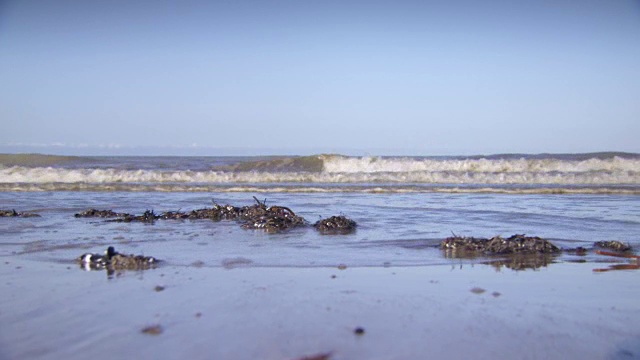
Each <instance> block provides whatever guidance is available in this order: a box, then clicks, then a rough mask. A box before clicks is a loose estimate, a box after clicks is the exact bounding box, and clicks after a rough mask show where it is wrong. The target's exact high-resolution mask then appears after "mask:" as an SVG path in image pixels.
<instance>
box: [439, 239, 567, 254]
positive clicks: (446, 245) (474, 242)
mask: <svg viewBox="0 0 640 360" xmlns="http://www.w3.org/2000/svg"><path fill="white" fill-rule="evenodd" d="M440 248H441V249H443V250H448V251H454V252H456V253H480V254H484V255H505V254H552V253H558V252H560V248H558V247H557V246H555V245H553V244H552V243H551V242H549V241H547V240H545V239H541V238H539V237H537V236H525V235H519V234H516V235H513V236H511V237H509V238H507V239H504V238H502V237H500V236H496V237H493V238H491V239H482V238H473V237H460V236H453V237H449V238H446V239H444V240H443V241H442V242H441V243H440Z"/></svg>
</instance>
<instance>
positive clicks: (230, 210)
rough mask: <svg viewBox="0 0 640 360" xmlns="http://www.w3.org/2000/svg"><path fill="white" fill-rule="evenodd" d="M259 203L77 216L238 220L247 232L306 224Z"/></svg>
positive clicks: (283, 209)
mask: <svg viewBox="0 0 640 360" xmlns="http://www.w3.org/2000/svg"><path fill="white" fill-rule="evenodd" d="M253 198H254V200H255V201H256V204H254V205H251V206H243V207H236V206H232V205H219V204H216V203H215V202H214V204H213V207H212V208H203V209H198V210H192V211H191V212H181V211H180V210H178V211H168V212H164V213H162V214H160V215H157V214H156V213H154V211H153V210H147V211H145V213H144V214H142V215H131V214H127V213H117V212H114V211H112V210H95V209H90V210H87V211H84V212H82V213H79V214H76V215H75V216H76V217H101V218H107V217H108V218H113V219H110V220H107V221H111V222H127V223H128V222H142V223H153V222H155V221H156V220H184V219H189V220H201V219H209V220H213V221H220V220H236V221H238V222H240V223H241V226H242V227H243V228H245V229H261V230H265V231H267V232H280V231H284V230H288V229H291V228H294V227H298V226H304V225H306V221H305V219H304V218H303V217H302V216H298V215H296V214H295V213H294V212H293V210H291V209H290V208H288V207H286V206H276V205H274V206H270V207H267V205H266V201H263V202H261V201H260V200H258V199H257V198H256V197H255V196H254V197H253Z"/></svg>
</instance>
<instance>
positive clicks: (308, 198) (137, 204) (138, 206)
mask: <svg viewBox="0 0 640 360" xmlns="http://www.w3.org/2000/svg"><path fill="white" fill-rule="evenodd" d="M261 195H264V198H266V200H267V204H268V205H281V206H287V207H289V208H291V209H292V210H293V211H295V212H296V214H298V215H300V216H303V217H304V218H305V219H307V221H308V223H309V224H313V223H314V222H315V221H317V220H319V219H320V218H321V217H322V218H325V217H329V216H332V215H339V214H343V215H346V216H348V217H350V218H352V219H354V220H355V221H356V222H357V223H358V228H357V231H356V232H355V233H353V234H349V235H321V234H319V233H318V232H317V231H316V230H315V229H314V228H313V227H312V226H310V225H309V226H307V227H303V228H295V229H292V230H290V231H288V232H284V233H279V234H269V233H265V232H263V231H261V230H247V229H243V228H241V227H240V224H239V223H238V222H236V221H225V220H223V221H218V222H216V221H210V220H158V221H156V222H155V223H154V224H143V223H115V222H107V221H105V219H99V218H75V217H74V214H75V213H78V212H81V211H84V210H86V209H89V208H97V209H113V210H114V211H117V212H127V213H135V214H141V213H143V212H144V211H145V210H147V209H153V210H155V211H156V212H163V211H176V210H179V209H181V210H182V211H190V210H194V209H198V208H203V207H210V206H211V205H212V199H215V201H216V202H217V203H219V204H227V203H228V204H232V205H236V206H244V205H252V204H253V203H254V200H253V199H250V198H249V196H248V195H247V194H244V193H239V194H234V193H231V194H230V193H219V194H207V195H206V196H205V195H202V194H194V193H163V192H161V193H158V192H154V193H132V192H124V193H117V192H116V193H104V192H98V193H84V192H44V193H39V192H38V193H33V192H10V193H0V203H2V204H3V207H5V208H16V209H19V211H30V212H37V213H38V214H40V215H41V216H42V217H40V218H0V232H1V233H2V241H1V243H0V255H1V256H14V255H18V256H20V257H24V258H27V259H39V260H42V261H54V262H65V261H71V260H72V259H74V258H75V257H77V256H78V255H79V254H80V253H82V252H85V251H90V252H102V251H104V249H105V248H106V247H107V246H110V245H113V246H115V247H116V249H117V250H118V251H120V252H125V253H143V254H145V255H153V256H155V257H157V258H161V259H164V260H166V261H167V262H168V263H170V264H173V265H178V266H186V265H189V264H192V263H194V262H196V261H198V262H203V263H204V264H206V266H214V267H215V266H222V264H223V262H224V261H225V259H234V258H242V259H246V260H247V261H245V263H246V264H244V266H285V267H291V266H293V267H313V266H334V265H336V264H340V263H348V264H349V265H352V266H389V265H433V264H442V263H448V262H450V261H451V260H450V259H446V258H445V257H443V254H442V253H441V252H440V250H439V249H437V245H438V244H439V242H440V241H441V240H442V239H444V238H446V237H448V236H451V235H452V234H453V233H455V234H456V235H463V236H475V237H492V236H495V235H501V236H504V237H508V236H510V235H512V234H516V233H517V234H523V233H524V234H528V235H530V236H540V237H543V238H545V239H548V240H550V241H552V242H553V243H554V244H556V245H558V246H560V247H563V248H572V247H577V246H583V247H590V246H591V245H592V244H593V242H595V241H600V240H620V241H623V242H628V243H630V244H631V245H632V246H634V247H637V246H638V245H639V244H640V243H639V241H640V239H639V238H637V234H639V233H640V217H639V216H638V214H640V200H639V199H638V197H636V196H625V195H606V196H605V195H597V196H596V195H576V194H574V195H502V194H437V193H424V194H349V193H347V194H290V193H284V194H282V193H280V194H279V193H269V194H261Z"/></svg>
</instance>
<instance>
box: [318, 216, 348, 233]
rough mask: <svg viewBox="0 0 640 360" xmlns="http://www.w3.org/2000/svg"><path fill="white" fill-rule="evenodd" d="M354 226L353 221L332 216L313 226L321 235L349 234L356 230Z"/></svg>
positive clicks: (343, 217)
mask: <svg viewBox="0 0 640 360" xmlns="http://www.w3.org/2000/svg"><path fill="white" fill-rule="evenodd" d="M356 226H357V224H356V222H355V221H353V220H351V219H349V218H347V217H345V216H332V217H330V218H326V219H322V220H320V221H318V222H316V223H315V224H313V227H315V228H316V229H317V230H318V231H320V232H321V233H323V234H349V233H352V232H354V231H355V230H356Z"/></svg>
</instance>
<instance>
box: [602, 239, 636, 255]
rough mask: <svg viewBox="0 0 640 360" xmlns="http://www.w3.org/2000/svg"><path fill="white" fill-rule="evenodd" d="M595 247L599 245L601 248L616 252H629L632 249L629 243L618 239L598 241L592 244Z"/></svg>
mask: <svg viewBox="0 0 640 360" xmlns="http://www.w3.org/2000/svg"><path fill="white" fill-rule="evenodd" d="M593 245H594V246H595V247H599V248H601V249H608V250H613V251H618V252H631V251H632V250H633V249H632V248H631V246H629V244H625V243H623V242H620V241H616V240H613V241H598V242H595V243H594V244H593Z"/></svg>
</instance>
